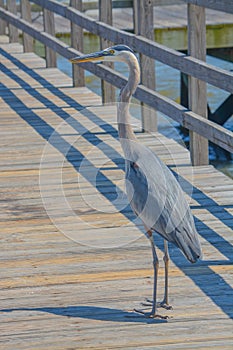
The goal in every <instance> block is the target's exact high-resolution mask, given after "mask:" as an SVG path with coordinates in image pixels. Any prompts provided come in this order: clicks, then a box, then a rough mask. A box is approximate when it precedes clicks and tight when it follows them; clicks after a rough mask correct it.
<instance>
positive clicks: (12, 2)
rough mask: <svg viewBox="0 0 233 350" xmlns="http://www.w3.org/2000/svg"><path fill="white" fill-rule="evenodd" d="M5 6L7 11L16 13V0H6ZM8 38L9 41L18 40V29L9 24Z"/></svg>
mask: <svg viewBox="0 0 233 350" xmlns="http://www.w3.org/2000/svg"><path fill="white" fill-rule="evenodd" d="M6 7H7V9H8V11H10V12H11V13H13V14H17V6H16V0H7V2H6ZM8 28H9V40H10V42H11V43H16V42H18V41H19V34H18V29H17V28H16V27H15V26H13V25H11V24H9V26H8Z"/></svg>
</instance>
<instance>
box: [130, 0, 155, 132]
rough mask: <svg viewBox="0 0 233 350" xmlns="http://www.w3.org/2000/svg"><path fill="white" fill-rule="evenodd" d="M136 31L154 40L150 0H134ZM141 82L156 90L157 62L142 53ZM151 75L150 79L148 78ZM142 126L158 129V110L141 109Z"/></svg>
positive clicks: (153, 129) (147, 130) (144, 128)
mask: <svg viewBox="0 0 233 350" xmlns="http://www.w3.org/2000/svg"><path fill="white" fill-rule="evenodd" d="M133 9H134V33H135V34H136V35H142V36H144V37H146V38H147V39H149V40H152V41H153V40H154V20H153V5H152V2H151V1H150V0H134V8H133ZM140 68H141V82H142V84H143V85H145V86H147V87H148V88H149V89H151V90H155V62H154V60H153V59H151V58H149V57H147V56H145V55H142V54H140ZM148 77H149V79H148ZM141 118H142V128H143V130H144V131H146V132H153V131H156V130H157V116H156V112H155V111H154V110H152V109H150V108H143V104H142V109H141Z"/></svg>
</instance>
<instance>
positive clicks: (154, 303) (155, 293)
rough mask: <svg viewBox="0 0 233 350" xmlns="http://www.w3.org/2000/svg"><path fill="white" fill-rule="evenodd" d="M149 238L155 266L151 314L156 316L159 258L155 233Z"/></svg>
mask: <svg viewBox="0 0 233 350" xmlns="http://www.w3.org/2000/svg"><path fill="white" fill-rule="evenodd" d="M149 239H150V243H151V248H152V256H153V266H154V287H153V304H152V310H151V315H152V316H155V315H156V308H157V304H156V300H157V281H158V271H159V260H158V257H157V253H156V250H155V245H154V240H153V235H151V236H150V238H149Z"/></svg>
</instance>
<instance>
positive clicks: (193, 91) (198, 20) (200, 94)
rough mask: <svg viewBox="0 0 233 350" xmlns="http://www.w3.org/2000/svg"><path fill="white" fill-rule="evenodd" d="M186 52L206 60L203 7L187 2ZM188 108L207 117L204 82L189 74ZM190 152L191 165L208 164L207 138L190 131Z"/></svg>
mask: <svg viewBox="0 0 233 350" xmlns="http://www.w3.org/2000/svg"><path fill="white" fill-rule="evenodd" d="M188 53H189V55H190V56H193V57H195V58H198V59H200V60H202V61H205V60H206V24H205V8H204V7H200V6H197V5H192V4H188ZM189 108H190V109H191V110H192V111H193V112H195V113H197V114H199V115H201V116H202V117H203V118H207V93H206V83H205V82H204V81H201V80H198V79H196V78H194V77H191V76H189ZM189 135H190V152H191V159H192V164H193V165H205V164H208V162H209V161H208V140H207V139H205V138H204V137H202V136H200V135H199V134H197V133H195V132H193V131H190V133H189Z"/></svg>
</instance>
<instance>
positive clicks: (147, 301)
mask: <svg viewBox="0 0 233 350" xmlns="http://www.w3.org/2000/svg"><path fill="white" fill-rule="evenodd" d="M142 305H143V306H151V305H153V301H152V300H150V299H146V302H145V303H142ZM156 306H157V307H162V308H163V309H166V310H172V309H173V307H172V306H171V305H168V304H167V303H166V302H165V301H164V300H163V301H160V302H158V303H157V304H156Z"/></svg>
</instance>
